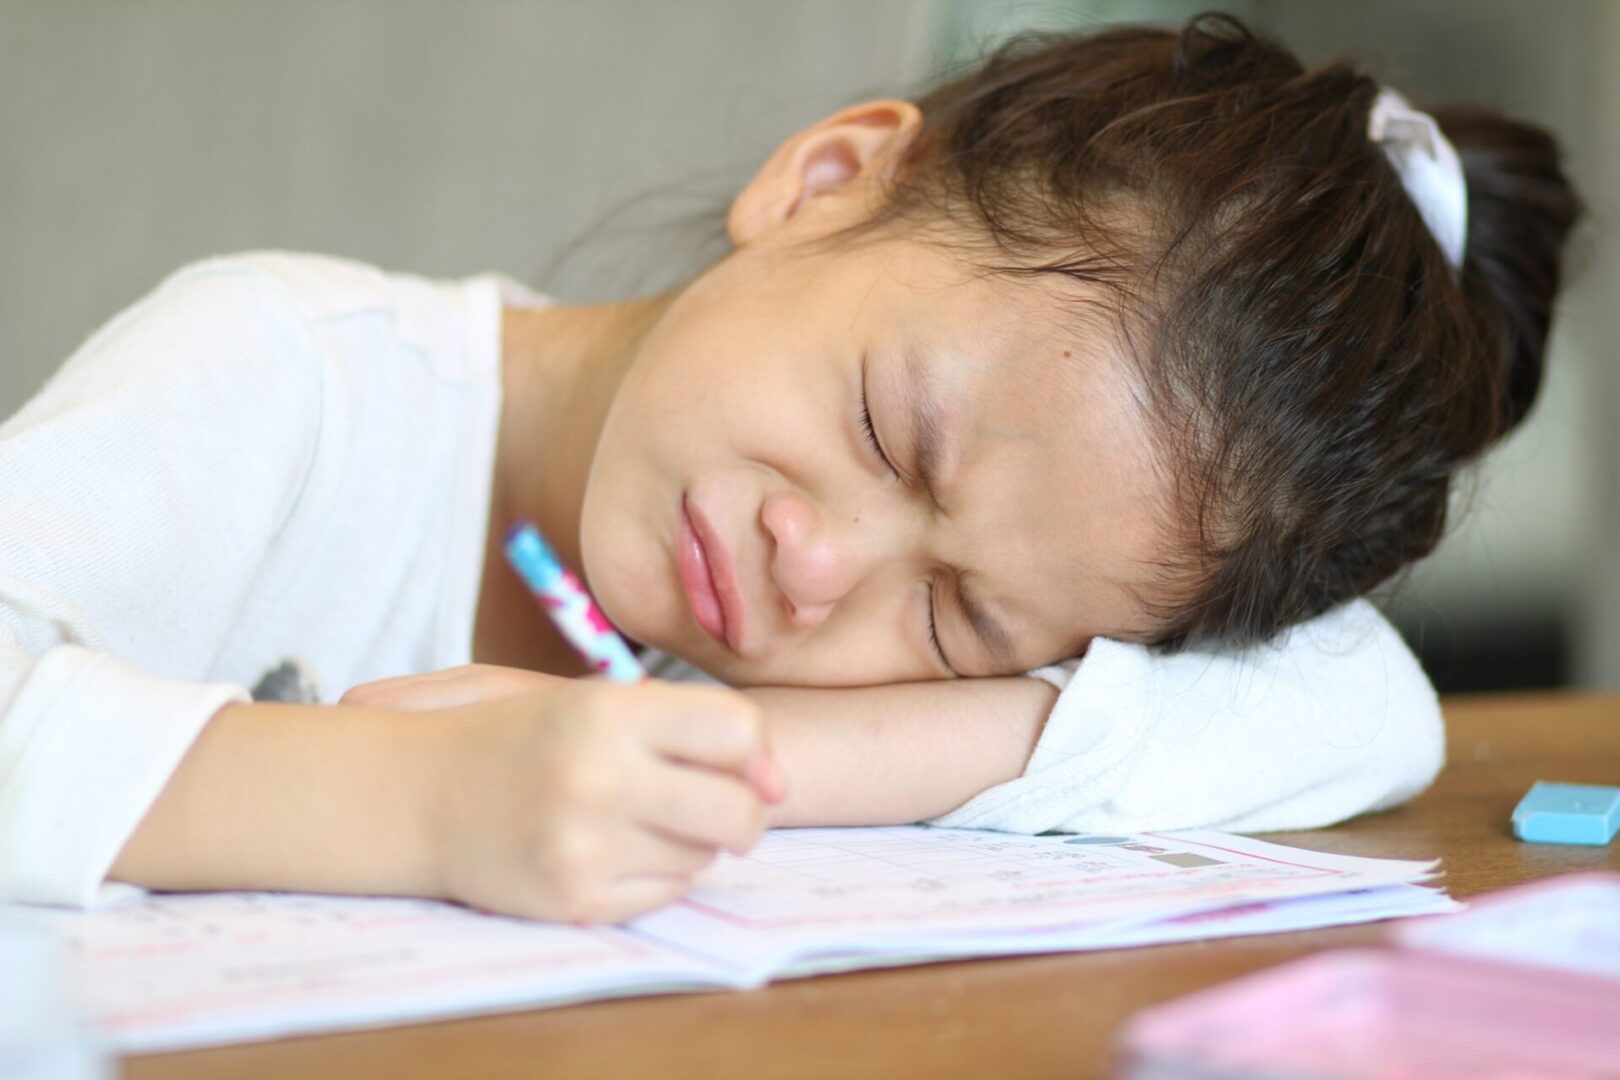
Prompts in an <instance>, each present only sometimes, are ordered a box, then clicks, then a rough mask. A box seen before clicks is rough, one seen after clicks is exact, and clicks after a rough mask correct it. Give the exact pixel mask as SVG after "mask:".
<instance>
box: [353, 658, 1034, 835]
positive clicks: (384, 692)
mask: <svg viewBox="0 0 1620 1080" xmlns="http://www.w3.org/2000/svg"><path fill="white" fill-rule="evenodd" d="M556 681H557V679H556V677H555V676H551V675H543V674H540V673H538V672H533V671H526V670H523V669H520V668H506V667H498V666H495V665H491V664H468V665H465V666H462V667H458V668H448V669H446V670H443V671H435V672H427V673H425V674H422V675H405V676H400V677H398V678H393V679H382V680H379V681H377V682H372V683H366V684H364V685H362V686H357V687H355V688H353V689H352V690H350V691H349V692H348V693H347V694H345V695H344V698H343V700H344V701H345V702H346V703H350V704H359V705H369V706H381V707H386V708H391V709H406V710H416V709H444V708H450V707H454V706H460V705H465V704H468V703H471V702H477V701H487V700H491V699H496V698H500V697H503V696H506V695H510V694H516V693H521V692H522V691H523V690H524V689H525V688H532V687H536V686H544V685H547V684H548V683H554V682H556ZM742 694H743V696H745V697H747V698H749V699H751V700H752V701H753V702H754V703H755V704H756V705H758V706H759V709H760V712H761V713H762V714H763V716H764V719H765V728H766V733H767V736H768V738H769V740H770V745H771V750H772V754H773V755H774V757H775V759H776V761H777V763H778V764H779V765H780V766H781V768H782V771H783V773H784V774H785V776H786V780H787V784H786V788H787V797H786V799H785V800H784V801H782V802H781V803H778V804H777V805H776V806H775V807H773V808H772V811H771V814H770V821H771V824H772V825H880V824H897V823H901V822H911V821H922V820H924V819H926V818H931V817H937V816H938V815H940V814H943V813H945V812H946V811H949V810H953V809H955V808H956V807H958V806H961V805H962V804H963V803H965V802H967V801H968V800H969V799H971V798H973V796H975V795H977V794H978V793H979V792H981V791H984V790H986V789H987V788H991V787H994V786H995V785H997V784H1000V783H1003V782H1005V781H1008V780H1011V779H1014V778H1015V777H1017V776H1019V775H1021V774H1022V773H1023V771H1024V766H1025V765H1026V764H1027V763H1028V761H1029V756H1030V753H1031V752H1032V751H1033V750H1034V749H1035V744H1036V743H1037V742H1038V741H1039V740H1040V736H1041V731H1042V729H1043V728H1044V727H1045V724H1046V718H1047V715H1048V714H1049V713H1051V711H1052V708H1053V706H1054V705H1055V704H1056V702H1057V696H1058V692H1057V689H1056V688H1055V687H1053V686H1052V685H1051V684H1049V683H1046V682H1043V681H1041V680H1039V679H1032V678H1018V677H1014V678H999V679H955V680H950V681H943V680H942V681H939V682H918V683H900V684H895V685H890V686H861V687H836V688H834V687H788V686H782V687H774V686H772V687H753V688H750V689H747V690H744V691H742Z"/></svg>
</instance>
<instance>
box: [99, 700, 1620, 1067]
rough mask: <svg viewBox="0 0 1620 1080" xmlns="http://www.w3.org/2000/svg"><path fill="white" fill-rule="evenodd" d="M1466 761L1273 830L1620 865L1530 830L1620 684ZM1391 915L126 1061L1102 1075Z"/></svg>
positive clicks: (1433, 850)
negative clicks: (1180, 1020) (1159, 1016)
mask: <svg viewBox="0 0 1620 1080" xmlns="http://www.w3.org/2000/svg"><path fill="white" fill-rule="evenodd" d="M1445 711H1446V717H1447V724H1448V728H1449V746H1450V748H1449V762H1448V764H1447V766H1446V769H1445V771H1444V772H1442V773H1441V775H1440V778H1439V780H1437V781H1436V783H1435V785H1434V786H1433V787H1432V788H1431V789H1430V790H1429V791H1428V792H1426V793H1425V794H1423V795H1422V796H1420V797H1419V798H1417V799H1415V800H1413V801H1412V802H1411V803H1409V804H1407V805H1406V806H1403V807H1400V808H1398V809H1395V810H1391V811H1387V812H1385V813H1382V814H1374V815H1371V816H1368V817H1364V818H1360V819H1357V820H1355V821H1352V822H1349V823H1347V824H1344V825H1340V826H1337V827H1335V828H1332V829H1321V830H1314V831H1310V832H1297V833H1273V834H1268V835H1267V836H1266V839H1268V840H1276V841H1277V842H1279V843H1284V844H1293V845H1297V846H1299V847H1305V848H1315V849H1317V850H1320V851H1332V852H1339V853H1342V854H1346V855H1373V856H1386V857H1391V858H1406V859H1429V858H1433V857H1436V856H1439V857H1440V858H1442V859H1443V860H1444V863H1443V868H1444V870H1445V879H1444V881H1445V884H1446V886H1447V888H1448V889H1449V891H1450V892H1451V894H1452V895H1453V896H1458V897H1466V896H1472V895H1474V894H1475V893H1479V892H1482V891H1485V890H1487V889H1495V888H1499V887H1501V886H1504V885H1511V884H1514V883H1516V882H1522V881H1530V880H1533V879H1535V878H1541V877H1546V876H1547V875H1549V874H1556V873H1561V872H1564V871H1569V870H1582V869H1597V868H1611V869H1620V840H1617V841H1616V842H1615V843H1614V844H1610V845H1609V846H1608V847H1602V848H1598V847H1566V846H1561V845H1546V844H1523V843H1520V842H1519V841H1517V840H1515V839H1514V838H1513V836H1512V833H1511V831H1510V829H1509V824H1508V816H1509V814H1510V813H1511V812H1512V810H1513V806H1514V804H1515V803H1516V802H1517V801H1518V800H1519V798H1520V797H1521V796H1522V795H1523V794H1524V792H1525V790H1526V789H1527V788H1528V787H1529V786H1530V784H1531V783H1532V782H1533V781H1535V780H1558V781H1566V782H1571V783H1608V784H1615V783H1620V697H1610V696H1573V695H1526V696H1489V697H1486V696H1481V697H1474V698H1454V699H1451V700H1448V701H1447V702H1446V706H1445ZM1386 934H1387V926H1386V925H1382V924H1373V925H1363V926H1354V927H1340V928H1336V929H1328V930H1311V931H1303V932H1299V933H1291V934H1274V935H1267V936H1258V937H1249V938H1234V939H1227V940H1222V941H1205V942H1192V943H1188V944H1181V945H1159V946H1153V947H1149V948H1136V949H1119V950H1112V951H1106V952H1096V953H1077V954H1070V955H1065V956H1045V957H1023V958H1018V959H1010V960H973V961H964V962H958V963H949V964H933V965H927V966H923V967H914V968H902V969H890V970H886V971H868V972H858V973H854V974H849V975H836V976H827V977H823V978H815V979H803V980H797V981H793V982H786V983H781V984H779V985H776V986H771V987H767V988H765V989H763V990H755V991H749V992H740V993H706V994H685V995H675V996H667V997H647V998H636V999H630V1000H621V1001H607V1002H596V1003H592V1004H585V1005H575V1006H571V1007H568V1008H560V1009H548V1010H536V1011H531V1012H524V1013H511V1014H507V1015H503V1016H490V1017H481V1018H477V1019H472V1020H457V1021H449V1022H443V1023H435V1024H419V1025H415V1026H411V1027H402V1028H393V1029H389V1030H384V1031H366V1032H355V1033H350V1034H342V1035H323V1036H313V1037H308V1038H298V1039H283V1040H280V1041H277V1042H269V1043H257V1044H249V1045H242V1046H229V1047H220V1048H215V1049H209V1050H193V1051H187V1052H182V1053H174V1054H157V1055H149V1056H144V1057H133V1058H128V1059H126V1060H125V1062H124V1074H125V1076H126V1077H128V1078H129V1080H191V1078H202V1077H219V1076H231V1077H267V1078H268V1077H278V1078H279V1077H286V1076H296V1077H300V1078H303V1080H313V1078H319V1077H328V1076H331V1077H342V1078H343V1080H362V1078H366V1077H384V1076H386V1077H390V1078H410V1077H424V1078H426V1077H434V1078H439V1077H484V1076H509V1075H516V1074H528V1073H530V1072H535V1073H543V1074H544V1075H545V1076H547V1077H563V1076H588V1077H608V1076H636V1077H714V1076H732V1075H737V1076H748V1077H751V1078H752V1077H760V1078H765V1077H789V1076H837V1077H885V1078H897V1077H913V1076H915V1077H953V1076H962V1077H985V1076H995V1077H1024V1076H1032V1077H1033V1076H1064V1077H1077V1076H1102V1075H1105V1074H1106V1073H1107V1072H1108V1071H1109V1070H1110V1068H1111V1062H1112V1061H1113V1053H1114V1039H1115V1035H1116V1033H1117V1031H1118V1030H1119V1028H1120V1025H1121V1023H1122V1022H1123V1021H1124V1020H1125V1018H1126V1017H1128V1016H1129V1015H1130V1014H1132V1013H1134V1012H1136V1011H1137V1010H1138V1009H1141V1008H1142V1007H1144V1006H1146V1005H1150V1004H1152V1003H1154V1002H1159V1001H1164V1000H1166V999H1168V998H1172V997H1177V996H1179V995H1181V994H1184V993H1187V992H1189V991H1192V990H1197V989H1199V988H1201V987H1205V986H1209V985H1211V984H1213V983H1217V982H1221V981H1223V980H1226V979H1230V978H1232V977H1234V976H1237V975H1242V974H1244V973H1246V972H1250V971H1254V970H1256V969H1259V968H1264V967H1269V966H1271V965H1273V964H1277V963H1280V962H1282V961H1284V960H1288V959H1291V958H1293V957H1296V956H1299V955H1301V954H1304V953H1307V952H1313V951H1315V950H1318V949H1325V948H1333V947H1338V946H1344V945H1365V944H1373V943H1378V942H1381V941H1383V940H1384V939H1385V937H1386Z"/></svg>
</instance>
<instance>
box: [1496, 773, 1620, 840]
mask: <svg viewBox="0 0 1620 1080" xmlns="http://www.w3.org/2000/svg"><path fill="white" fill-rule="evenodd" d="M1616 830H1620V787H1604V786H1602V785H1599V784H1549V783H1547V782H1546V781H1545V780H1537V781H1536V782H1535V783H1534V784H1531V785H1530V790H1529V792H1527V793H1526V794H1525V797H1524V798H1522V799H1520V800H1519V805H1518V806H1515V807H1514V808H1513V835H1515V836H1517V837H1518V838H1519V839H1520V840H1530V841H1533V842H1535V843H1538V844H1599V845H1601V844H1607V843H1608V842H1609V841H1610V840H1613V839H1614V834H1615V832H1616Z"/></svg>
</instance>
